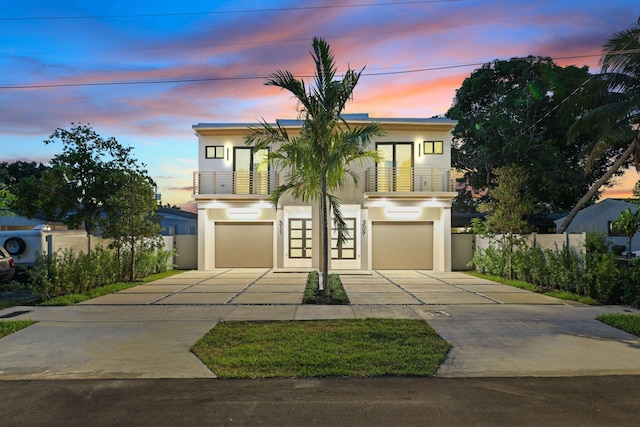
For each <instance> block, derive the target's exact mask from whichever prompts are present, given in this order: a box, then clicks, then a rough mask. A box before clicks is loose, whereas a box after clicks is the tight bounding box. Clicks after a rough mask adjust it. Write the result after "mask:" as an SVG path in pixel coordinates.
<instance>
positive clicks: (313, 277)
mask: <svg viewBox="0 0 640 427" xmlns="http://www.w3.org/2000/svg"><path fill="white" fill-rule="evenodd" d="M319 284H320V274H319V273H318V272H317V271H311V272H309V275H308V276H307V284H306V286H305V289H304V294H303V295H302V303H303V304H339V305H345V304H349V297H348V295H347V293H346V291H345V290H344V287H343V286H342V281H341V280H340V276H339V275H337V274H335V273H332V274H330V275H329V284H328V286H329V289H330V291H331V292H330V295H329V296H327V295H325V294H324V292H322V291H320V289H319Z"/></svg>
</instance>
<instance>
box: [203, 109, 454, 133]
mask: <svg viewBox="0 0 640 427" xmlns="http://www.w3.org/2000/svg"><path fill="white" fill-rule="evenodd" d="M342 118H343V119H344V120H345V121H347V122H351V123H357V122H367V123H370V122H377V123H380V124H384V123H398V124H443V125H455V124H456V123H457V120H452V119H448V118H446V117H429V118H427V117H369V114H368V113H358V114H343V115H342ZM259 124H260V123H259V122H254V123H246V122H245V123H198V124H195V125H193V126H192V128H193V129H194V130H196V131H197V130H198V129H225V128H228V129H237V128H240V127H242V128H246V127H249V126H256V125H259ZM269 125H271V126H276V125H280V126H283V127H299V126H301V125H302V120H300V119H276V121H275V123H269Z"/></svg>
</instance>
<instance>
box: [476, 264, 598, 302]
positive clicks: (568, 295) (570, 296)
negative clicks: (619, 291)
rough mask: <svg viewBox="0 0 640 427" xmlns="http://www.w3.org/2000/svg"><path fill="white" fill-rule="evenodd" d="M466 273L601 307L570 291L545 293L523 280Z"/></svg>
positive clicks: (545, 293)
mask: <svg viewBox="0 0 640 427" xmlns="http://www.w3.org/2000/svg"><path fill="white" fill-rule="evenodd" d="M465 273H466V274H468V275H470V276H474V277H479V278H481V279H486V280H491V281H492V282H497V283H501V284H503V285H508V286H513V287H514V288H519V289H524V290H526V291H530V292H536V293H544V295H548V296H550V297H554V298H558V299H563V300H571V301H578V302H580V303H582V304H587V305H600V303H599V302H598V301H596V300H595V299H593V298H591V297H588V296H584V295H579V294H575V293H573V292H569V291H558V290H556V291H548V292H544V291H543V290H542V288H540V287H539V286H536V285H533V284H531V283H528V282H523V281H522V280H509V279H505V278H504V277H500V276H492V275H490V274H483V273H480V272H478V271H465Z"/></svg>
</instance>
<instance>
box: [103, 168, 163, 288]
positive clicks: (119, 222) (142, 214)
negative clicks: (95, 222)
mask: <svg viewBox="0 0 640 427" xmlns="http://www.w3.org/2000/svg"><path fill="white" fill-rule="evenodd" d="M103 209H104V212H105V214H106V215H105V216H104V217H102V218H101V219H100V220H99V224H100V225H101V226H102V229H103V236H104V237H107V238H112V239H114V242H115V246H117V247H126V248H127V249H128V252H129V256H130V263H129V280H130V281H131V282H133V281H134V280H135V278H136V254H137V252H138V249H139V248H141V247H143V246H145V245H148V244H152V245H156V246H157V245H158V244H159V242H158V241H156V240H157V238H159V236H160V226H159V225H158V224H156V223H154V222H153V221H151V217H152V216H153V215H154V214H155V213H156V212H157V210H158V205H157V204H156V197H155V189H154V187H153V184H152V182H151V181H150V180H149V178H147V177H145V176H144V175H142V174H140V173H137V172H125V173H123V174H122V175H121V176H120V177H119V178H118V188H117V189H116V191H115V192H114V193H113V194H112V195H110V196H109V197H108V198H107V199H106V200H105V203H104V206H103Z"/></svg>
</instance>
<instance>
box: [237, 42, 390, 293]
mask: <svg viewBox="0 0 640 427" xmlns="http://www.w3.org/2000/svg"><path fill="white" fill-rule="evenodd" d="M312 45H313V51H312V52H311V56H312V58H313V61H314V63H315V76H314V81H313V84H311V85H308V86H307V85H306V84H305V82H304V80H302V79H300V80H298V79H296V78H295V77H294V76H293V74H291V73H290V72H289V71H277V72H276V73H274V74H271V76H270V77H269V78H268V79H267V81H266V82H265V84H266V85H269V86H276V87H279V88H281V89H284V90H287V91H289V92H290V93H291V94H293V96H294V97H295V99H296V100H297V101H298V103H299V104H300V115H299V119H300V124H301V129H300V133H299V134H297V135H295V136H292V135H289V134H288V132H287V131H286V129H285V128H283V127H281V126H280V125H279V124H278V125H277V126H276V127H274V126H271V125H269V124H268V123H267V122H266V121H264V120H262V122H261V125H260V126H255V127H251V128H250V132H249V134H248V135H247V137H246V138H245V143H246V144H247V145H252V146H254V147H255V150H259V149H265V148H267V147H269V146H273V147H274V150H273V151H271V152H270V153H269V155H268V157H267V158H268V160H269V161H270V162H271V163H272V164H273V165H274V166H276V167H279V168H280V169H282V170H287V171H288V173H289V176H288V180H287V182H286V183H285V184H283V185H281V186H279V187H278V188H277V189H276V190H275V191H274V192H272V193H271V195H270V199H271V202H272V203H273V205H274V206H276V207H277V205H278V201H279V200H280V197H282V196H283V195H284V194H285V193H290V194H291V195H292V196H293V197H294V198H295V199H296V200H301V201H303V202H308V201H316V202H319V203H320V213H321V214H320V226H321V232H322V239H321V240H322V244H321V250H320V253H321V263H320V266H321V267H320V269H321V272H322V281H321V284H323V285H324V293H325V294H326V295H328V294H329V293H330V290H329V286H328V277H329V273H328V269H329V268H328V267H329V254H330V251H329V250H330V247H329V242H330V240H329V227H328V224H329V223H328V217H329V214H328V207H330V208H331V211H332V212H333V221H334V225H335V228H336V231H337V236H338V242H339V244H342V243H344V242H345V240H346V237H347V233H348V231H347V227H346V224H345V222H344V218H343V216H342V212H341V210H340V201H339V199H338V198H337V197H336V196H335V195H334V194H333V192H334V191H336V190H340V189H341V188H343V187H344V185H345V183H346V181H347V179H348V177H349V176H350V177H351V178H352V179H353V181H354V183H355V184H356V185H357V184H358V175H357V174H356V173H355V172H353V171H352V170H351V169H350V166H351V165H353V164H355V163H360V164H362V163H363V162H364V161H366V160H368V159H373V160H374V161H376V162H378V161H379V160H380V156H379V154H378V152H377V151H375V150H371V149H369V148H368V147H369V144H370V142H371V141H372V139H373V138H374V137H375V136H379V135H381V134H382V130H381V128H380V126H379V125H378V124H377V123H368V124H364V125H360V126H354V127H351V126H349V124H348V123H347V122H346V121H345V120H344V119H343V118H342V116H341V114H342V112H343V110H344V108H345V105H346V103H347V102H348V101H349V100H350V99H351V98H352V94H353V90H354V88H355V86H356V84H357V83H358V80H359V79H360V75H361V74H362V71H363V70H364V68H363V69H362V70H360V71H354V70H352V69H351V68H349V69H347V71H346V72H345V74H344V76H343V77H342V78H341V79H336V72H337V67H336V64H335V61H334V56H333V53H332V52H331V49H330V47H329V45H328V44H327V42H325V41H324V40H323V39H321V38H318V37H315V38H314V39H313V44H312ZM321 286H322V285H321ZM321 289H322V288H321Z"/></svg>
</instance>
